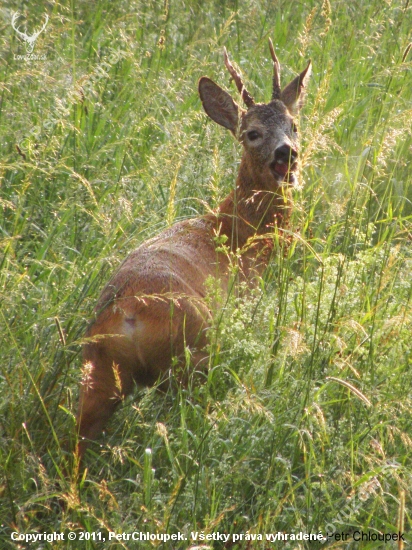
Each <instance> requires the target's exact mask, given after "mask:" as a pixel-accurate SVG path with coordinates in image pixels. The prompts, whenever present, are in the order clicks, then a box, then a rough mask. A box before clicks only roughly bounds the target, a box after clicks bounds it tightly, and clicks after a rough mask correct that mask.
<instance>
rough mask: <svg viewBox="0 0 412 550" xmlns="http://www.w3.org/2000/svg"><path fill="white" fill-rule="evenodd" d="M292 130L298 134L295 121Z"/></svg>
mask: <svg viewBox="0 0 412 550" xmlns="http://www.w3.org/2000/svg"><path fill="white" fill-rule="evenodd" d="M292 132H293V133H294V134H297V133H298V127H297V126H296V124H295V123H294V122H292Z"/></svg>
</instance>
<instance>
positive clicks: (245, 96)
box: [223, 48, 255, 108]
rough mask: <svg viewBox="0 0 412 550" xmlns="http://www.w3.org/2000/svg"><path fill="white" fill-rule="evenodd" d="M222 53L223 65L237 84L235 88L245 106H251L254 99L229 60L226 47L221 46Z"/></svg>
mask: <svg viewBox="0 0 412 550" xmlns="http://www.w3.org/2000/svg"><path fill="white" fill-rule="evenodd" d="M223 55H224V58H225V65H226V68H227V70H228V71H229V73H230V74H231V76H232V78H233V80H234V81H235V84H236V86H237V89H238V90H239V93H240V95H241V96H242V99H243V101H244V102H245V105H246V107H248V108H249V107H251V106H252V105H254V104H255V100H254V99H253V97H252V96H251V95H250V93H249V92H248V91H247V90H246V88H245V86H244V84H243V81H242V78H241V76H240V74H239V73H238V72H237V71H236V70H235V68H234V67H233V65H232V63H231V62H230V60H229V56H228V55H227V51H226V48H223Z"/></svg>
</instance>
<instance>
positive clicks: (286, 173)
mask: <svg viewBox="0 0 412 550" xmlns="http://www.w3.org/2000/svg"><path fill="white" fill-rule="evenodd" d="M274 156H275V158H274V160H273V162H272V163H271V165H270V168H271V170H272V173H273V175H274V176H275V178H276V179H277V180H280V181H286V182H288V183H293V181H294V179H295V176H294V174H293V172H296V170H297V166H298V163H297V158H298V153H297V151H295V149H293V148H292V147H291V146H290V145H287V144H283V145H281V146H280V147H278V148H277V149H276V150H275V155H274Z"/></svg>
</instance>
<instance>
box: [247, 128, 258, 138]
mask: <svg viewBox="0 0 412 550" xmlns="http://www.w3.org/2000/svg"><path fill="white" fill-rule="evenodd" d="M247 138H248V139H249V140H250V141H255V139H258V138H260V134H259V132H257V131H256V130H251V131H250V132H248V133H247Z"/></svg>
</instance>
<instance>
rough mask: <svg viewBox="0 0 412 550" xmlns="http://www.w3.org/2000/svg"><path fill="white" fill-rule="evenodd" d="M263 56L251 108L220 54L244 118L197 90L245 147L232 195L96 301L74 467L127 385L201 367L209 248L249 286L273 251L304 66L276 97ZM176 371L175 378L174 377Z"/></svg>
mask: <svg viewBox="0 0 412 550" xmlns="http://www.w3.org/2000/svg"><path fill="white" fill-rule="evenodd" d="M269 46H270V51H271V55H272V59H273V67H274V68H273V94H272V98H271V100H270V102H269V103H255V101H254V99H253V97H252V96H251V95H250V94H249V92H248V91H247V90H246V88H245V87H244V85H243V83H242V80H241V77H240V75H239V74H238V73H237V72H236V70H235V69H234V68H233V66H232V64H231V62H230V61H229V58H228V56H227V53H226V50H225V51H224V59H225V65H226V67H227V69H228V70H229V72H230V74H231V76H232V78H233V80H234V81H235V83H236V86H237V88H238V90H239V92H240V94H241V97H242V99H243V101H244V103H245V104H246V106H247V110H244V109H242V108H241V107H240V106H239V105H238V104H237V103H236V102H235V101H234V100H233V99H232V98H231V96H230V95H229V94H228V93H227V92H225V91H224V90H222V89H221V88H220V87H219V86H218V85H217V84H215V83H214V82H213V81H212V80H210V79H209V78H207V77H202V78H201V79H200V80H199V94H200V99H201V101H202V104H203V107H204V109H205V111H206V113H207V114H208V115H209V117H210V118H211V119H212V120H214V121H215V122H217V123H218V124H220V125H221V126H224V127H225V128H227V129H229V130H230V131H231V132H232V134H233V135H234V136H235V137H236V138H238V140H239V141H240V142H241V144H242V145H243V156H242V160H241V163H240V168H239V173H238V176H237V180H236V187H235V189H234V190H233V191H232V192H231V193H230V194H229V196H228V197H227V198H226V199H225V200H224V201H223V202H222V203H221V204H220V206H219V207H218V209H217V211H216V212H215V213H209V214H207V215H204V216H201V217H197V218H194V219H187V220H184V221H182V222H180V223H177V224H175V225H174V226H172V227H170V228H168V229H166V230H165V231H163V232H162V233H160V234H159V235H158V236H157V237H154V238H152V239H150V240H148V241H147V242H144V243H143V244H141V245H140V246H139V247H138V248H137V249H136V250H135V251H134V252H132V253H131V254H130V255H129V256H128V257H127V258H126V260H125V261H124V262H123V264H122V265H121V266H120V267H119V269H118V271H117V272H116V273H115V275H114V276H113V277H112V279H111V280H110V282H109V283H108V284H107V285H106V287H105V289H104V290H103V292H102V295H101V296H100V299H99V301H98V304H97V306H96V320H95V321H94V322H93V324H92V325H91V326H90V328H89V329H88V331H87V334H86V336H87V338H88V343H87V344H86V345H85V347H84V361H85V367H84V371H85V376H84V379H83V382H82V387H81V395H80V403H79V411H78V417H77V420H78V430H79V444H78V449H77V450H78V454H79V458H80V459H81V458H82V457H83V454H84V452H85V450H86V447H87V444H88V440H91V439H95V438H96V437H97V436H98V435H99V434H100V432H101V431H102V429H103V427H104V426H105V424H106V422H107V421H108V420H109V418H110V417H111V416H112V414H113V412H114V410H115V408H116V406H117V404H118V403H119V402H120V401H121V400H122V399H123V398H124V397H125V396H127V395H128V394H130V393H131V391H132V389H133V386H134V383H136V384H139V385H152V384H153V383H154V382H156V380H158V379H159V378H160V377H161V375H165V373H167V372H168V371H169V369H171V368H172V364H173V361H172V360H173V358H174V357H177V358H182V357H183V356H184V352H185V348H186V347H188V348H189V349H190V351H191V354H192V363H193V365H194V366H195V367H196V366H198V365H199V362H200V361H201V360H202V359H203V358H205V357H206V354H205V352H204V351H202V350H203V348H204V346H205V345H206V343H207V338H206V332H207V331H206V329H207V327H208V326H209V325H210V319H211V313H210V311H209V309H208V307H207V305H206V303H205V302H204V298H205V295H206V287H205V282H206V280H207V279H208V277H210V276H212V277H216V278H217V279H218V280H219V283H220V285H221V287H222V289H223V290H224V291H226V293H227V291H228V284H229V277H230V273H229V271H230V270H229V259H228V254H225V253H224V252H222V248H221V247H220V249H219V248H218V247H217V244H216V243H217V241H218V240H219V238H221V237H222V236H223V239H226V245H227V247H228V249H229V250H231V251H233V252H236V251H240V260H239V270H240V272H241V273H242V276H243V277H244V278H247V279H252V278H253V277H254V274H255V273H259V272H261V271H262V268H264V267H265V265H266V263H267V261H268V255H269V254H268V251H270V242H272V241H270V239H269V238H264V237H263V236H264V235H267V236H268V234H269V233H270V232H271V231H272V232H273V228H274V226H281V225H284V224H285V223H286V220H287V218H288V215H289V210H290V208H291V199H290V188H291V187H292V186H293V185H294V184H295V183H296V181H297V172H298V148H299V145H298V136H297V129H296V126H295V123H294V120H293V117H294V116H295V115H297V113H298V111H299V108H300V106H301V104H302V99H303V92H304V88H305V87H306V85H307V81H308V79H309V75H310V71H311V63H310V62H309V64H308V66H307V67H306V69H305V70H304V71H303V72H302V73H301V74H300V75H299V76H297V77H296V78H295V79H294V80H292V81H291V82H290V83H289V84H288V85H287V86H286V87H285V88H284V89H283V90H281V87H280V65H279V62H278V60H277V58H276V55H275V52H274V50H273V45H272V42H271V41H269ZM259 237H260V238H259ZM268 243H269V244H268ZM175 364H176V363H175ZM174 369H175V372H174V373H173V375H174V376H177V377H178V376H179V373H178V372H176V370H179V369H176V368H175V367H174Z"/></svg>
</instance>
